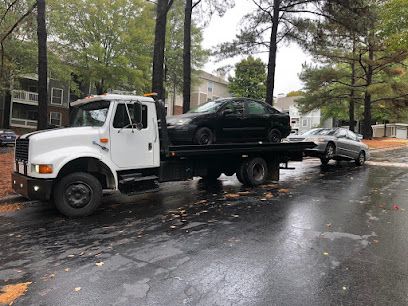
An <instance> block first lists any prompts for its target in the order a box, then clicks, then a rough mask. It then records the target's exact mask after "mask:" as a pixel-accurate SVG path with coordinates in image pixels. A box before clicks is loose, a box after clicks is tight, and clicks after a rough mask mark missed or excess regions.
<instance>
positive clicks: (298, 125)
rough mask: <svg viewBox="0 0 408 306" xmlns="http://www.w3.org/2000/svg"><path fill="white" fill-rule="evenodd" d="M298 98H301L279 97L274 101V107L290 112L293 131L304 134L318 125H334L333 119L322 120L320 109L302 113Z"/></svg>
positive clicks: (330, 126) (329, 126) (328, 126)
mask: <svg viewBox="0 0 408 306" xmlns="http://www.w3.org/2000/svg"><path fill="white" fill-rule="evenodd" d="M296 99H299V97H279V98H277V99H276V100H275V103H274V107H276V108H277V109H278V110H280V111H281V112H286V113H288V114H289V116H290V125H291V127H292V131H295V132H296V133H297V134H303V133H304V132H307V131H309V130H311V129H313V128H316V127H326V128H332V127H333V121H332V120H331V119H328V120H324V121H323V120H322V114H321V111H320V109H317V110H313V111H311V112H309V113H306V114H303V113H301V112H300V110H299V108H298V105H297V102H296Z"/></svg>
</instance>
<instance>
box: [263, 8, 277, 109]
mask: <svg viewBox="0 0 408 306" xmlns="http://www.w3.org/2000/svg"><path fill="white" fill-rule="evenodd" d="M279 12H280V0H273V18H272V30H271V38H270V45H269V61H268V76H267V79H266V103H268V104H270V105H273V94H274V90H275V70H276V52H277V49H278V46H277V38H278V26H279Z"/></svg>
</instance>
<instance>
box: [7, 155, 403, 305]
mask: <svg viewBox="0 0 408 306" xmlns="http://www.w3.org/2000/svg"><path fill="white" fill-rule="evenodd" d="M393 156H394V157H395V158H397V157H398V158H399V159H400V162H402V161H404V160H405V161H406V160H407V159H408V149H404V150H399V151H393V152H383V153H378V154H374V159H375V160H381V161H386V160H388V159H391V160H394V157H393ZM293 165H295V166H296V168H297V169H296V170H295V171H290V172H288V171H285V172H283V175H282V179H281V182H280V184H279V186H277V185H269V186H265V187H263V188H258V189H254V190H246V189H243V188H241V186H240V185H239V184H238V183H237V181H236V179H235V178H227V177H222V179H221V180H220V181H218V182H217V183H216V184H212V185H206V184H205V183H204V182H202V181H199V180H194V181H192V182H184V183H171V184H165V185H163V188H162V190H161V192H160V193H157V194H149V195H144V196H138V197H132V198H119V197H117V196H110V197H108V198H106V199H105V203H104V205H103V207H101V209H100V210H99V211H98V212H97V214H96V215H94V216H92V217H88V218H86V219H80V220H69V219H64V218H63V217H61V216H60V215H58V213H57V212H56V211H55V210H54V209H53V208H52V207H51V206H49V205H44V204H38V203H35V204H31V205H30V206H29V207H27V208H23V209H21V210H20V211H17V212H11V213H3V214H0V237H1V240H0V241H1V249H0V286H2V285H6V284H16V283H21V282H32V284H31V285H30V286H29V288H28V291H27V293H26V294H25V295H24V296H22V297H21V298H19V299H18V300H17V302H16V304H17V305H95V304H101V305H111V304H112V305H184V304H186V305H341V304H343V305H368V304H370V305H374V304H375V305H390V304H391V305H407V304H408V259H407V254H408V239H407V232H408V200H407V199H408V169H401V168H398V167H383V166H367V167H364V168H356V167H354V166H353V165H352V164H347V163H341V164H331V165H330V166H329V167H327V168H325V169H322V168H321V167H320V165H319V163H318V161H316V160H306V161H305V162H303V163H294V164H293ZM237 192H242V193H241V196H240V198H239V199H225V197H226V196H225V193H227V194H230V193H233V194H236V193H237ZM248 192H250V193H248ZM228 197H230V196H228V195H227V198H228ZM395 205H397V206H395ZM405 209H406V211H405ZM79 287H80V288H81V289H80V290H79V291H75V288H77V290H78V288H79Z"/></svg>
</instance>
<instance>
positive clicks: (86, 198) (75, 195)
mask: <svg viewBox="0 0 408 306" xmlns="http://www.w3.org/2000/svg"><path fill="white" fill-rule="evenodd" d="M91 197H92V191H91V188H90V187H89V186H88V185H86V184H84V183H76V184H72V185H70V186H69V187H68V188H67V189H66V191H65V199H66V200H67V202H68V204H69V205H70V206H71V207H73V208H82V207H85V206H86V205H87V204H88V203H89V202H90V200H91Z"/></svg>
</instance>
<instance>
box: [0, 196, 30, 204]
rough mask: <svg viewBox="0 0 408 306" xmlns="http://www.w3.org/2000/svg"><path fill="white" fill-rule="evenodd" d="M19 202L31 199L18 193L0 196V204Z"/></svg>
mask: <svg viewBox="0 0 408 306" xmlns="http://www.w3.org/2000/svg"><path fill="white" fill-rule="evenodd" d="M17 202H29V200H28V199H26V198H24V197H22V196H21V195H18V194H11V195H8V196H5V197H2V198H0V204H5V203H8V204H13V203H17Z"/></svg>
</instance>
